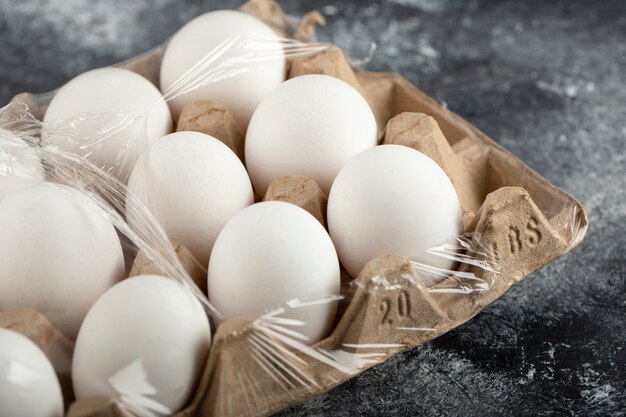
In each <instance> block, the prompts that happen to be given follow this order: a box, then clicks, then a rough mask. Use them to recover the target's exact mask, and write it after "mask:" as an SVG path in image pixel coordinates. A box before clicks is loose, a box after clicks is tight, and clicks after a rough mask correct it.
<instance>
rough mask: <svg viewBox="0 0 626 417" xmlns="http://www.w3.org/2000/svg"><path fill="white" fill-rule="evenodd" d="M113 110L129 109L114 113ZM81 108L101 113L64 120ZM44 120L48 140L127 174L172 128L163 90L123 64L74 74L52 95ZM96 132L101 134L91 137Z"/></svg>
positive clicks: (117, 172)
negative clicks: (73, 122)
mask: <svg viewBox="0 0 626 417" xmlns="http://www.w3.org/2000/svg"><path fill="white" fill-rule="evenodd" d="M111 112H122V113H129V114H128V115H124V116H122V117H113V116H112V113H111ZM81 113H89V114H91V115H100V116H98V119H97V120H96V121H94V122H87V123H85V122H82V123H79V124H78V127H76V126H75V127H70V126H69V122H66V123H63V121H66V120H68V119H72V118H76V117H77V116H78V115H79V114H81ZM102 113H108V114H106V115H102ZM92 117H93V116H92ZM44 122H46V124H44V126H43V143H44V145H55V146H57V147H59V148H60V149H61V150H64V151H68V152H73V153H76V154H79V155H81V156H88V158H89V159H90V160H91V162H93V163H95V164H96V165H98V166H100V167H106V168H107V169H111V172H112V173H114V174H115V175H117V176H118V177H119V178H120V179H122V180H125V178H126V176H127V175H128V172H129V170H130V169H131V168H132V166H133V165H134V163H135V161H136V160H137V158H138V157H139V155H140V154H141V153H142V152H143V151H144V150H145V149H146V148H147V147H148V146H150V145H151V144H152V143H154V141H156V140H157V139H159V138H160V137H162V136H164V135H167V134H168V133H170V132H171V131H172V116H171V114H170V111H169V108H168V106H167V104H166V103H165V102H164V101H163V97H162V96H161V93H160V92H159V90H158V89H157V88H156V87H155V86H154V85H153V84H152V83H151V82H150V81H148V80H147V79H145V78H144V77H142V76H141V75H139V74H136V73H134V72H132V71H128V70H125V69H121V68H100V69H95V70H91V71H87V72H85V73H83V74H81V75H79V76H77V77H75V78H73V79H72V80H70V81H69V82H68V83H67V84H65V85H64V86H63V87H61V88H60V89H59V91H57V93H56V94H55V96H54V97H53V98H52V101H51V102H50V105H49V106H48V109H47V110H46V113H45V115H44ZM59 123H61V124H59ZM68 135H69V136H68ZM94 135H98V136H97V138H98V139H93V140H92V141H91V142H92V143H88V142H86V141H85V138H88V137H90V136H91V137H95V136H94ZM100 138H101V140H100Z"/></svg>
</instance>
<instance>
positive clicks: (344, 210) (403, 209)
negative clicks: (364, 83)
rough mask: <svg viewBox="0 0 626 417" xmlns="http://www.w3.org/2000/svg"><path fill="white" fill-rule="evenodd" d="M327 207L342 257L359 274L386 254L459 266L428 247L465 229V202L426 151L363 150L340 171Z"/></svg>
mask: <svg viewBox="0 0 626 417" xmlns="http://www.w3.org/2000/svg"><path fill="white" fill-rule="evenodd" d="M327 210H328V212H327V215H328V230H329V232H330V235H331V237H332V239H333V242H334V243H335V246H336V247H337V252H338V253H339V259H340V260H341V263H342V265H343V266H344V267H345V268H346V270H347V271H348V272H349V273H350V275H352V276H353V277H356V276H357V275H358V274H359V272H360V271H361V269H363V267H364V266H365V264H366V263H367V261H369V260H371V259H373V258H375V257H377V256H379V255H386V254H392V255H401V256H406V257H407V258H409V259H411V260H413V261H416V262H420V263H423V264H426V265H428V266H432V267H436V268H443V269H450V268H452V267H453V266H454V261H453V260H451V259H448V258H446V257H442V256H437V255H434V254H432V253H429V252H428V250H429V249H430V248H433V247H435V246H439V245H442V244H445V243H450V242H454V239H455V238H456V236H457V235H459V234H461V233H463V217H462V212H461V205H460V203H459V199H458V197H457V194H456V191H455V189H454V186H453V185H452V182H451V181H450V179H449V178H448V176H447V175H446V173H445V172H444V171H443V170H442V169H441V168H440V167H439V165H437V164H436V163H435V162H434V161H433V160H432V159H430V158H429V157H427V156H426V155H424V154H423V153H421V152H418V151H416V150H414V149H411V148H409V147H406V146H400V145H383V146H378V147H375V148H373V149H369V150H367V151H365V152H363V153H360V154H359V155H357V156H356V157H354V158H353V159H352V160H350V162H348V163H347V164H346V166H345V167H343V169H342V170H341V172H339V175H337V178H336V179H335V182H334V183H333V187H332V189H331V191H330V196H329V198H328V208H327Z"/></svg>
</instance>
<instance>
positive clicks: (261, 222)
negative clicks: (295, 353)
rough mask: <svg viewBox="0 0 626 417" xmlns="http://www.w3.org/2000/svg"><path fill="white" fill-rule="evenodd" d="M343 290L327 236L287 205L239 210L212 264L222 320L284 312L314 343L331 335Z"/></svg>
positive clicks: (214, 298)
mask: <svg viewBox="0 0 626 417" xmlns="http://www.w3.org/2000/svg"><path fill="white" fill-rule="evenodd" d="M339 285H340V275H339V261H338V259H337V253H336V252H335V248H334V247H333V243H332V241H331V240H330V237H329V236H328V233H327V232H326V230H325V229H324V227H323V226H322V225H321V224H320V222H319V221H318V220H317V219H315V217H313V216H312V215H310V214H309V213H308V212H306V211H305V210H303V209H301V208H300V207H298V206H295V205H293V204H289V203H284V202H277V201H271V202H264V203H258V204H254V205H252V206H250V207H248V208H246V209H244V210H242V211H240V212H239V213H238V214H237V215H236V216H234V217H233V218H232V219H231V220H230V221H229V222H228V223H227V224H226V226H224V229H223V230H222V232H221V233H220V235H219V236H218V238H217V241H216V242H215V246H214V247H213V254H212V255H211V261H210V262H209V271H208V293H209V300H210V301H211V303H212V304H213V306H214V307H215V308H216V309H217V310H218V311H219V312H220V313H221V314H222V315H223V318H225V319H228V318H233V317H257V316H260V315H262V314H263V313H265V312H269V311H271V310H274V309H277V308H281V307H283V308H286V312H285V313H283V314H281V315H280V317H286V318H291V319H296V320H299V321H302V322H303V325H302V326H294V327H291V328H290V330H294V331H296V332H299V333H301V334H302V335H304V336H306V337H307V343H310V344H313V343H315V342H317V341H319V340H321V339H322V338H324V336H326V335H327V334H328V332H329V330H330V326H331V325H332V322H333V319H334V318H335V314H336V310H337V302H336V298H333V297H336V296H338V295H339ZM317 301H321V302H319V303H316V302H317ZM307 303H309V304H308V305H307ZM289 306H291V307H293V308H291V307H289ZM298 306H299V307H298Z"/></svg>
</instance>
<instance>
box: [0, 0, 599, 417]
mask: <svg viewBox="0 0 626 417" xmlns="http://www.w3.org/2000/svg"><path fill="white" fill-rule="evenodd" d="M242 10H243V11H245V12H246V13H250V14H253V15H256V16H257V17H259V18H261V19H263V20H264V21H266V22H268V23H269V24H270V25H271V26H272V28H273V29H274V30H275V31H276V32H277V33H279V34H281V35H286V36H292V37H294V38H296V39H299V40H307V39H310V38H311V37H312V36H313V34H314V26H315V25H316V24H323V18H321V16H320V15H319V14H318V13H315V12H313V13H310V14H308V15H306V16H305V18H303V19H302V21H301V22H300V25H299V26H298V25H297V24H295V25H294V23H293V21H292V20H291V19H289V18H288V17H287V16H286V15H285V14H284V13H283V12H282V10H281V9H280V7H279V6H278V5H277V4H276V3H275V2H273V1H271V0H252V1H249V2H248V3H246V4H245V5H244V6H243V7H242ZM162 50H163V48H162V47H158V48H155V49H153V50H151V51H149V52H147V53H145V54H143V55H140V56H138V57H136V58H134V59H131V60H130V61H127V62H125V63H123V64H120V66H121V67H124V68H127V69H130V70H132V71H135V72H137V73H139V74H142V75H143V76H145V77H146V78H148V79H149V80H150V81H152V82H153V83H155V85H158V71H159V64H160V60H161V55H162ZM288 67H289V76H298V75H302V74H310V73H319V74H327V75H331V76H335V77H337V78H340V79H343V80H344V81H346V82H348V83H350V84H351V85H353V86H354V87H355V88H357V90H358V91H359V92H361V94H363V96H364V97H365V98H366V100H367V101H368V103H369V104H370V106H371V107H372V110H373V111H374V114H375V116H376V120H377V123H378V126H379V131H380V136H381V140H382V141H383V142H384V143H394V144H401V145H405V146H410V147H413V148H415V149H417V150H419V151H421V152H423V153H425V154H427V155H428V156H430V157H431V158H432V159H433V160H435V161H436V162H437V163H438V164H439V165H440V166H441V167H442V168H443V170H444V171H445V172H446V173H447V174H448V176H449V177H450V179H451V180H452V182H453V184H454V186H455V188H456V190H457V193H458V196H459V200H460V202H461V206H462V209H463V214H464V223H465V229H466V232H470V233H471V234H470V235H469V236H470V237H469V240H468V245H469V248H468V250H469V251H471V252H472V253H473V254H474V256H475V257H476V260H477V261H481V260H483V261H485V263H487V264H489V265H491V267H488V268H485V267H484V264H483V265H482V266H481V263H480V262H468V263H462V264H461V265H460V266H459V270H458V275H459V276H462V275H463V274H465V273H467V274H473V276H475V277H478V278H479V279H480V281H481V282H482V283H483V284H484V285H485V286H484V287H481V288H473V289H471V290H469V291H467V292H466V293H463V292H462V291H449V290H450V289H451V288H457V289H458V286H459V283H458V282H457V281H455V277H451V278H449V279H447V280H444V281H442V282H441V283H439V284H437V285H435V286H434V287H428V286H427V285H425V282H424V276H423V274H422V272H420V271H419V270H418V269H416V268H415V266H414V265H413V264H412V263H411V262H410V261H409V260H408V259H406V258H403V257H400V256H394V255H385V256H381V257H378V258H376V259H374V260H372V261H370V262H369V263H368V264H367V265H366V267H365V268H364V269H363V271H362V272H361V273H360V274H359V276H358V277H356V278H355V279H353V277H350V276H349V275H348V274H346V273H345V271H342V289H341V292H342V295H343V296H344V300H343V301H342V302H341V303H340V308H339V314H338V318H337V321H336V325H335V327H334V330H333V331H332V333H331V334H330V335H329V336H328V337H327V338H326V339H324V340H322V341H320V342H319V343H317V344H316V345H314V346H312V347H301V348H296V347H294V346H293V345H289V344H286V343H285V340H284V339H281V337H280V335H277V334H276V333H275V332H272V331H269V330H268V328H267V327H266V326H265V325H264V323H263V320H259V319H235V320H228V321H226V322H224V323H223V324H222V325H221V326H220V327H219V328H218V329H217V332H216V334H215V335H214V338H213V343H212V346H211V351H210V354H209V357H208V359H207V363H206V367H205V369H204V372H203V375H202V378H201V380H200V381H199V382H198V387H197V389H196V392H195V395H194V396H193V398H192V399H191V401H190V403H189V405H188V406H187V407H186V408H185V409H184V410H182V411H180V412H178V413H177V414H176V416H178V417H187V416H209V415H211V416H212V415H216V416H258V415H268V414H271V413H273V412H276V411H278V410H280V409H282V408H284V407H287V406H289V405H290V404H293V403H296V402H298V401H302V400H304V399H306V398H309V397H311V396H314V395H317V394H319V393H321V392H324V391H327V390H329V389H330V388H332V387H334V386H336V385H338V384H341V383H343V382H345V381H346V380H347V379H349V378H351V377H353V376H354V375H356V374H358V373H359V372H362V371H363V370H365V369H367V368H369V367H371V366H374V365H376V364H379V363H381V362H383V361H385V360H386V359H387V358H389V357H390V356H391V355H394V354H396V353H398V352H400V351H402V350H404V349H406V348H409V347H412V346H415V345H418V344H420V343H424V342H426V341H428V340H431V339H433V338H435V337H437V336H439V335H441V334H443V333H445V332H447V331H449V330H450V329H453V328H454V327H456V326H459V325H460V324H462V323H464V322H466V321H467V320H469V319H471V318H472V317H473V316H475V315H476V314H477V313H478V312H480V311H481V310H482V309H483V308H484V307H485V306H487V305H488V304H489V303H491V302H492V301H494V300H495V299H496V298H498V297H499V296H501V295H502V294H503V293H504V292H506V291H507V290H508V288H509V287H511V286H512V285H513V284H515V283H516V282H518V281H520V280H522V279H523V278H524V277H526V276H527V275H528V274H530V273H532V272H533V271H535V270H537V269H539V268H541V267H543V266H545V265H546V264H548V263H549V262H550V261H552V260H553V259H555V258H557V257H558V256H561V255H563V254H565V253H566V252H568V251H569V250H571V249H572V248H574V247H575V246H576V245H578V244H579V243H580V242H581V240H582V239H583V237H584V235H585V233H586V230H587V217H586V214H585V212H584V209H583V207H582V206H581V204H580V203H579V202H578V201H576V200H575V199H574V198H573V197H572V196H570V195H569V194H567V193H566V192H564V191H563V190H561V189H559V188H557V187H555V186H554V185H552V184H550V183H549V182H548V181H547V180H546V179H544V178H543V177H541V176H540V175H539V174H538V173H536V172H535V171H533V170H532V169H530V168H529V167H528V166H526V165H525V164H524V163H523V162H521V161H520V160H519V159H517V158H516V157H515V156H513V155H512V154H511V153H509V152H508V151H506V150H505V149H504V148H502V147H501V146H499V145H498V144H497V143H495V142H494V141H493V140H492V139H490V138H488V137H487V136H486V135H485V134H484V133H482V132H481V131H479V130H478V129H477V128H476V127H474V126H472V125H471V124H470V123H469V122H467V121H466V120H464V119H462V118H461V117H459V116H458V115H456V114H455V113H453V112H451V111H450V110H448V109H447V108H445V107H443V106H441V105H439V104H438V103H437V102H436V101H435V100H433V99H432V98H430V97H428V96H427V95H426V94H424V93H423V92H422V91H420V90H419V89H418V88H417V87H415V86H414V85H413V84H411V83H410V82H409V81H408V80H406V79H405V78H403V77H402V76H401V75H399V74H396V73H385V72H367V71H362V72H357V73H354V72H353V70H352V68H351V67H350V64H349V61H348V60H347V58H346V56H345V55H344V54H343V52H342V51H341V50H340V49H339V48H336V47H332V46H331V47H329V48H328V49H326V50H324V51H322V52H319V53H316V54H315V55H311V56H304V57H300V58H298V59H293V60H291V61H290V62H289V65H288ZM52 94H53V92H52V93H49V94H47V95H31V94H28V93H23V94H20V95H18V96H16V97H15V98H14V101H17V102H23V103H26V104H27V105H28V106H29V107H30V109H31V112H32V113H33V114H34V115H35V116H36V117H38V118H41V117H42V116H43V113H44V112H45V106H46V104H47V102H48V101H49V99H50V97H51V96H52ZM192 106H193V107H190V108H189V109H188V112H187V114H188V115H190V116H189V118H188V120H184V121H183V122H182V123H181V122H180V121H179V125H181V124H183V125H184V126H185V127H184V128H185V129H190V130H198V131H204V132H210V133H211V134H212V135H215V136H216V137H218V139H220V140H222V141H223V142H224V143H226V144H227V145H228V146H230V147H231V148H232V149H233V150H234V151H235V152H236V153H237V154H238V155H239V156H240V157H241V158H242V157H243V154H242V143H243V133H242V131H241V129H239V127H238V126H236V123H235V122H234V120H233V119H232V116H230V114H229V113H228V110H226V109H225V108H224V107H223V106H221V105H220V104H219V103H215V102H210V101H206V102H202V103H194V104H193V105H192ZM184 115H185V112H183V116H184ZM265 198H266V199H270V200H282V201H289V202H292V203H294V204H297V205H299V206H301V207H303V208H304V209H306V210H308V211H309V212H310V213H311V214H313V215H314V216H316V218H318V220H320V222H322V224H325V217H324V212H325V204H326V200H325V196H324V195H323V193H321V191H320V190H319V187H317V185H316V184H315V183H314V182H312V181H311V180H309V179H307V178H305V177H301V176H294V177H286V178H281V179H280V180H277V181H275V183H273V186H270V190H269V191H268V194H267V195H266V196H265ZM175 248H176V253H177V255H178V257H179V259H180V260H181V263H182V264H183V266H184V267H185V268H186V269H187V271H188V272H189V274H190V276H191V277H192V278H193V279H194V281H195V282H196V284H197V285H198V286H199V287H200V288H201V289H203V290H204V291H206V271H205V270H204V268H203V267H202V266H201V265H199V264H198V262H197V261H196V260H195V259H193V257H192V256H191V254H190V253H189V252H188V251H187V250H186V249H185V248H184V247H182V246H180V245H177V244H175ZM481 254H482V255H481ZM481 257H482V258H483V259H481ZM157 271H158V268H156V267H155V266H154V265H153V264H152V263H151V261H150V260H149V259H147V258H146V257H145V256H144V257H142V254H140V255H139V256H138V257H137V259H136V261H135V264H134V265H133V269H132V272H131V275H137V274H140V273H154V272H157ZM381 277H383V278H384V280H382V281H381V279H380V278H381ZM26 313H28V314H26ZM26 313H24V314H26V316H28V315H29V314H31V313H30V312H26ZM4 314H5V315H6V314H8V313H4ZM31 316H32V314H31ZM1 317H2V316H1V315H0V318H1ZM29 317H30V316H29ZM31 319H32V323H33V324H32V328H31V327H29V326H28V325H27V326H26V327H24V326H23V325H22V326H21V328H22V331H23V332H24V333H26V334H27V335H28V336H30V337H33V338H35V339H38V338H39V336H38V335H37V330H34V329H38V328H39V327H37V326H40V325H38V324H36V323H39V322H40V319H36V318H32V317H31ZM29 320H30V319H29ZM1 324H2V321H0V325H1ZM47 326H48V327H50V325H49V323H48V325H47ZM45 332H46V334H48V333H50V332H52V333H51V334H53V335H54V334H56V333H55V332H54V329H52V330H50V329H47V330H45ZM55 337H56V338H57V339H59V340H57V339H55ZM260 337H261V338H263V340H264V341H265V342H264V344H263V345H259V344H258V343H252V342H251V341H254V340H259V338H260ZM52 340H53V347H52V348H50V347H48V348H47V352H50V349H52V351H53V352H57V353H54V355H56V356H58V355H59V354H58V352H65V353H63V354H62V355H61V357H62V360H61V362H62V363H63V361H64V360H66V358H65V359H63V355H66V354H67V351H68V349H70V354H71V347H68V342H67V341H64V340H62V338H61V337H60V336H54V337H53V338H52ZM40 344H41V343H40ZM55 346H56V347H55ZM56 360H57V362H58V358H57V359H56ZM63 366H66V364H65V365H63ZM68 415H70V416H73V417H78V416H81V417H87V416H89V417H96V416H99V417H104V416H128V415H129V414H128V412H127V411H125V409H124V407H123V406H120V405H119V404H116V403H115V401H112V400H110V399H103V398H93V399H83V400H80V401H77V402H74V403H73V404H72V405H71V407H69V410H68Z"/></svg>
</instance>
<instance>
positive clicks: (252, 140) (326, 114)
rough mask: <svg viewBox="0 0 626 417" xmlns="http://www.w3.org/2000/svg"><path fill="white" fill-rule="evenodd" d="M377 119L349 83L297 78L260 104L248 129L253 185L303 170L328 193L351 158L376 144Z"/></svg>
mask: <svg viewBox="0 0 626 417" xmlns="http://www.w3.org/2000/svg"><path fill="white" fill-rule="evenodd" d="M377 140H378V137H377V130H376V120H375V118H374V114H373V113H372V110H371V109H370V107H369V105H368V104H367V102H366V101H365V99H364V98H363V97H362V96H361V94H359V92H358V91H357V90H356V89H354V87H352V86H351V85H350V84H348V83H346V82H344V81H341V80H339V79H336V78H333V77H329V76H327V75H303V76H300V77H296V78H292V79H290V80H288V81H286V82H285V83H283V84H282V85H281V86H280V87H278V88H277V89H276V90H274V91H273V92H272V94H270V95H269V96H268V97H267V98H266V99H265V100H263V102H261V104H260V105H259V107H257V109H256V111H255V112H254V115H253V116H252V120H250V126H249V127H248V132H247V133H246V143H245V154H246V166H247V167H248V172H250V178H251V179H252V184H253V185H254V189H255V190H256V192H257V193H259V194H260V195H263V194H265V191H266V190H267V187H268V186H269V184H270V182H272V180H274V179H276V178H279V177H282V176H284V175H293V174H301V175H305V176H307V177H309V178H311V179H312V180H314V181H315V182H316V183H317V184H318V185H319V186H320V187H321V188H322V190H324V192H325V193H326V194H328V192H329V191H330V186H331V184H332V183H333V180H334V179H335V176H336V175H337V173H338V172H339V170H340V169H341V167H343V165H344V164H345V163H346V162H348V160H349V159H350V158H352V157H353V156H354V155H356V154H358V153H359V152H362V151H364V150H365V149H368V148H371V147H373V146H376V143H377Z"/></svg>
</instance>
